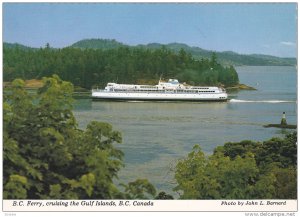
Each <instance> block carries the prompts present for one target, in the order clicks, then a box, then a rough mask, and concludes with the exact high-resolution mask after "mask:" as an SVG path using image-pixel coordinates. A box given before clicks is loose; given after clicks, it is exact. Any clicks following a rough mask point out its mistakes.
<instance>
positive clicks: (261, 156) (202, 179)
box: [174, 133, 297, 199]
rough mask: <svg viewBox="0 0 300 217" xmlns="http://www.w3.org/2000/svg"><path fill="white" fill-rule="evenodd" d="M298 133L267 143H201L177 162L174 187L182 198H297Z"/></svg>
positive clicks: (273, 139)
mask: <svg viewBox="0 0 300 217" xmlns="http://www.w3.org/2000/svg"><path fill="white" fill-rule="evenodd" d="M296 141H297V135H296V133H292V134H289V135H287V136H286V137H285V138H284V139H281V138H272V139H270V140H268V141H265V142H262V143H260V142H252V141H242V142H238V143H226V144H225V145H224V146H219V147H217V148H215V150H214V153H213V154H212V155H211V156H209V157H207V156H205V155H204V153H203V152H202V150H201V148H200V146H199V145H196V146H194V148H193V151H192V152H191V153H189V155H188V156H187V158H185V159H182V160H180V161H179V162H178V164H177V165H176V172H175V179H176V180H177V183H178V185H177V186H176V187H175V189H174V190H176V191H178V192H180V193H181V198H182V199H195V198H197V199H258V198H259V199H283V198H284V199H295V198H296V197H297V179H296V178H297V169H296V167H297V145H296Z"/></svg>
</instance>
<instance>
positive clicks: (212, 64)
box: [3, 43, 239, 89]
mask: <svg viewBox="0 0 300 217" xmlns="http://www.w3.org/2000/svg"><path fill="white" fill-rule="evenodd" d="M108 44H109V43H108ZM3 54H4V56H3V78H4V81H12V80H13V79H15V78H22V79H25V80H28V79H41V78H43V77H45V76H46V77H49V76H51V75H52V74H57V75H59V76H60V77H61V78H62V79H63V80H66V81H70V82H72V83H73V84H74V85H76V86H81V87H84V88H87V89H90V88H91V87H93V86H99V87H103V86H105V85H106V83H107V82H112V81H115V82H119V83H153V84H155V83H157V82H158V80H159V78H160V77H161V76H162V77H163V78H165V79H168V78H177V79H179V81H181V82H186V83H188V84H192V85H194V84H195V85H220V84H224V85H225V86H232V85H235V84H237V83H238V82H239V79H238V75H237V72H236V71H235V69H234V68H233V67H232V66H229V67H224V66H222V65H220V64H219V63H218V61H217V56H216V54H215V53H213V54H212V56H211V57H210V59H201V60H196V59H194V58H193V57H192V55H191V54H189V53H187V52H185V50H183V49H181V50H180V51H179V52H178V53H175V52H173V51H171V50H169V49H167V48H166V47H162V48H160V49H154V50H153V49H144V48H130V47H126V46H121V47H119V48H115V49H78V48H72V47H68V48H63V49H52V48H51V47H49V45H48V46H46V47H45V48H40V49H20V48H19V47H18V46H16V47H4V52H3Z"/></svg>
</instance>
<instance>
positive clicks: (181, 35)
mask: <svg viewBox="0 0 300 217" xmlns="http://www.w3.org/2000/svg"><path fill="white" fill-rule="evenodd" d="M2 28H3V41H4V42H10V43H21V44H24V45H27V46H30V47H44V46H45V45H46V43H49V44H50V46H51V47H56V48H63V47H66V46H69V45H71V44H73V43H75V42H77V41H79V40H82V39H91V38H103V39H115V40H117V41H119V42H122V43H124V44H128V45H137V44H147V43H163V44H167V43H172V42H178V43H185V44H187V45H190V46H197V47H201V48H203V49H208V50H214V51H234V52H237V53H240V54H254V53H255V54H268V55H274V56H280V57H296V56H297V37H298V36H297V4H296V3H180V4H179V3H3V25H2Z"/></svg>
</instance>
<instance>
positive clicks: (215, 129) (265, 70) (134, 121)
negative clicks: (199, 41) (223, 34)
mask: <svg viewBox="0 0 300 217" xmlns="http://www.w3.org/2000/svg"><path fill="white" fill-rule="evenodd" d="M237 71H238V74H239V78H240V82H241V83H244V84H247V85H250V86H253V87H255V88H257V91H239V92H233V93H230V95H229V96H230V98H231V100H230V101H229V102H225V103H224V102H221V103H219V102H214V103H207V102H205V103H204V102H203V103H201V102H200V103H193V102H160V103H158V102H99V101H91V100H90V99H78V100H77V103H76V106H75V116H76V118H77V120H78V122H79V126H80V127H81V128H85V127H86V125H87V124H88V123H89V122H90V121H92V120H97V121H104V122H109V123H111V124H112V125H113V127H114V129H115V130H118V131H120V132H122V136H123V143H122V144H118V145H117V147H118V148H120V149H121V150H122V151H123V152H124V153H125V158H124V161H125V165H126V166H125V168H124V169H122V171H121V172H120V173H119V178H120V180H119V182H123V183H128V182H129V181H134V180H135V179H137V178H147V179H148V180H149V181H150V182H151V183H153V184H154V185H155V186H156V187H157V188H158V190H164V191H166V192H168V193H172V188H173V187H174V186H175V181H174V178H173V176H174V166H175V165H176V162H177V161H178V160H179V159H182V158H183V157H185V156H186V155H187V154H188V153H189V152H190V151H191V149H192V147H193V146H194V145H195V144H200V145H201V147H202V150H203V151H204V152H205V153H207V154H211V153H212V151H213V150H214V148H215V147H216V146H218V145H223V144H224V143H226V142H229V141H232V142H238V141H241V140H255V141H263V140H267V139H270V138H271V137H275V136H278V137H283V136H284V135H285V134H286V133H289V132H291V131H292V130H282V129H278V128H264V127H263V125H265V124H270V123H280V119H281V115H282V112H283V111H285V112H286V118H287V121H288V123H289V124H296V123H297V116H296V115H297V114H296V111H297V104H296V99H297V94H296V90H297V87H296V86H297V84H296V80H297V74H296V69H295V67H238V68H237Z"/></svg>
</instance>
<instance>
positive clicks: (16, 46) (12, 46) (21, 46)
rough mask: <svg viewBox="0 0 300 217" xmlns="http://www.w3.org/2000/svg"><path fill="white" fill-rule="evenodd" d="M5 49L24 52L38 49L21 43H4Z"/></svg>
mask: <svg viewBox="0 0 300 217" xmlns="http://www.w3.org/2000/svg"><path fill="white" fill-rule="evenodd" d="M3 47H4V48H19V49H23V50H30V49H36V48H32V47H28V46H25V45H22V44H19V43H7V42H3Z"/></svg>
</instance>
